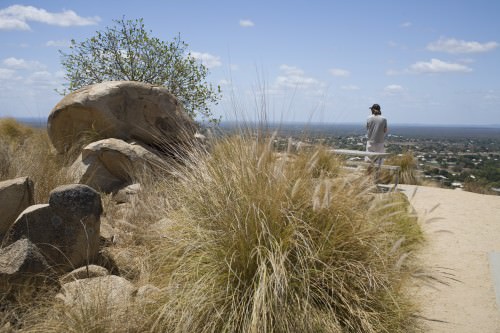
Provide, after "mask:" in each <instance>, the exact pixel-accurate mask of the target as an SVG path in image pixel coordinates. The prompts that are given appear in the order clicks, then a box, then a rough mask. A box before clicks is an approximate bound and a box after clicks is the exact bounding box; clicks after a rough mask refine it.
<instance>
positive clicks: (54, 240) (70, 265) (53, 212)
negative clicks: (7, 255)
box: [6, 184, 102, 271]
mask: <svg viewBox="0 0 500 333" xmlns="http://www.w3.org/2000/svg"><path fill="white" fill-rule="evenodd" d="M101 213H102V205H101V197H100V195H99V193H97V192H96V191H95V190H94V189H92V188H91V187H89V186H87V185H82V184H72V185H63V186H59V187H57V188H56V189H54V190H53V191H52V192H51V193H50V198H49V203H48V204H40V205H33V206H30V207H28V208H27V209H25V210H24V211H23V212H22V213H21V215H19V217H18V218H17V220H16V221H15V222H14V224H13V225H12V227H11V228H10V230H9V231H8V234H7V235H6V244H10V243H13V242H15V241H17V240H19V239H22V238H27V239H29V240H30V241H31V242H33V243H34V244H36V245H37V246H38V248H39V249H40V251H41V252H42V254H43V255H44V256H45V258H47V261H48V263H49V265H51V266H52V267H54V268H55V269H57V270H58V271H70V270H72V269H74V268H75V267H80V266H82V265H84V264H87V263H89V262H92V261H93V260H94V258H95V257H96V256H97V254H98V252H99V229H100V216H101Z"/></svg>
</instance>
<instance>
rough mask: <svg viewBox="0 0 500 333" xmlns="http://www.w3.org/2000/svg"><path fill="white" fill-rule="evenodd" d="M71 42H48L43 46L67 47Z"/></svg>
mask: <svg viewBox="0 0 500 333" xmlns="http://www.w3.org/2000/svg"><path fill="white" fill-rule="evenodd" d="M70 45H71V42H70V41H69V40H49V41H48V42H47V43H45V46H49V47H69V46H70Z"/></svg>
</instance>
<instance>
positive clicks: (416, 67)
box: [410, 59, 472, 73]
mask: <svg viewBox="0 0 500 333" xmlns="http://www.w3.org/2000/svg"><path fill="white" fill-rule="evenodd" d="M410 72H413V73H453V72H459V73H467V72H472V69H471V68H470V67H467V66H465V65H462V64H455V63H449V62H445V61H442V60H439V59H431V61H430V62H425V61H419V62H417V63H415V64H413V65H411V66H410Z"/></svg>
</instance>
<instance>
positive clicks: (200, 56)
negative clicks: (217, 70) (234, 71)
mask: <svg viewBox="0 0 500 333" xmlns="http://www.w3.org/2000/svg"><path fill="white" fill-rule="evenodd" d="M191 56H192V57H193V58H195V59H197V60H199V61H201V63H202V64H203V65H205V66H207V67H208V68H214V67H220V66H222V62H221V61H220V57H218V56H214V55H212V54H210V53H201V52H191Z"/></svg>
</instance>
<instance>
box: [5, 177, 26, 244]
mask: <svg viewBox="0 0 500 333" xmlns="http://www.w3.org/2000/svg"><path fill="white" fill-rule="evenodd" d="M33 198H34V195H33V182H32V181H31V180H30V179H29V178H28V177H20V178H16V179H11V180H5V181H2V182H0V241H1V240H2V238H3V235H4V234H5V232H7V230H8V229H9V228H10V226H11V225H12V223H14V221H15V220H16V218H17V217H18V216H19V214H20V213H21V212H22V211H23V210H25V209H26V208H27V207H28V206H31V205H33V204H34V199H33Z"/></svg>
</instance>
